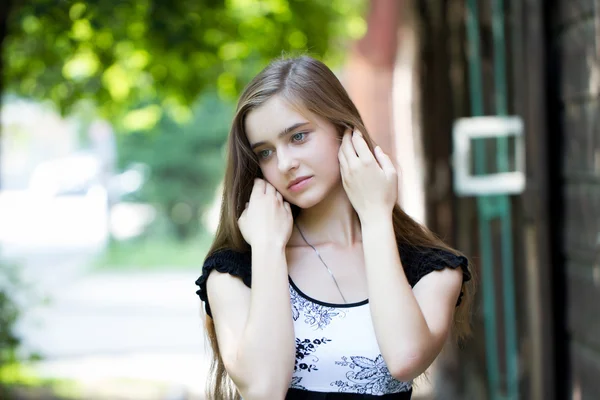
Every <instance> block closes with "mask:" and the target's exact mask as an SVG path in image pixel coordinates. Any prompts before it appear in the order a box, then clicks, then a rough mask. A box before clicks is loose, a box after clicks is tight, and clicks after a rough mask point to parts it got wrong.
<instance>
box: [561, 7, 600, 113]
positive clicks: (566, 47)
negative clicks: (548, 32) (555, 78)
mask: <svg viewBox="0 0 600 400" xmlns="http://www.w3.org/2000/svg"><path fill="white" fill-rule="evenodd" d="M595 32H596V28H595V20H594V18H587V19H585V20H582V21H581V22H578V23H576V24H574V25H572V26H569V27H568V28H567V29H565V30H564V31H563V32H561V34H560V35H559V36H558V37H557V38H556V40H555V46H557V48H556V51H557V55H558V60H557V61H558V66H559V68H560V72H561V82H560V98H561V100H563V101H565V102H568V101H569V100H572V99H579V98H581V97H589V96H592V95H593V94H594V93H597V92H598V86H599V83H600V82H599V78H600V76H598V68H599V64H598V57H597V50H596V37H595Z"/></svg>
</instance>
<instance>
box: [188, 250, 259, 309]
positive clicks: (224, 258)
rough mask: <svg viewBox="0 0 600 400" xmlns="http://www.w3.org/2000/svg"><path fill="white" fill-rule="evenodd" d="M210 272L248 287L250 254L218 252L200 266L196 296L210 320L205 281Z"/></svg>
mask: <svg viewBox="0 0 600 400" xmlns="http://www.w3.org/2000/svg"><path fill="white" fill-rule="evenodd" d="M212 270H216V271H219V272H223V273H228V274H231V275H233V276H237V277H239V278H241V279H242V281H243V282H244V284H245V285H246V286H248V287H250V285H251V281H252V269H251V256H250V253H240V252H237V251H233V250H229V249H226V250H219V251H217V252H215V253H213V254H211V255H210V256H208V257H207V258H206V260H205V261H204V265H203V266H202V275H200V277H199V278H198V279H197V280H196V285H198V287H199V289H198V290H197V291H196V294H197V295H198V296H199V297H200V300H202V301H203V302H204V309H205V310H206V314H207V315H208V316H210V317H211V318H212V314H211V311H210V305H209V304H208V293H207V292H206V281H207V279H208V275H209V274H210V273H211V271H212Z"/></svg>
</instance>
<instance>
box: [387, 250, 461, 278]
mask: <svg viewBox="0 0 600 400" xmlns="http://www.w3.org/2000/svg"><path fill="white" fill-rule="evenodd" d="M398 249H399V253H400V259H401V260H402V266H403V267H404V271H405V273H406V277H407V279H408V281H409V283H410V285H411V286H413V287H414V286H415V285H416V284H417V283H418V282H419V281H420V280H421V278H423V277H424V276H425V275H427V274H429V273H431V272H433V271H442V270H444V269H446V268H451V269H455V270H456V269H460V270H461V271H462V280H463V282H467V281H469V280H470V279H471V273H470V271H469V261H468V260H467V258H466V257H465V256H463V255H460V254H455V253H453V252H450V251H448V250H444V249H439V248H434V247H419V246H410V245H400V246H399V248H398Z"/></svg>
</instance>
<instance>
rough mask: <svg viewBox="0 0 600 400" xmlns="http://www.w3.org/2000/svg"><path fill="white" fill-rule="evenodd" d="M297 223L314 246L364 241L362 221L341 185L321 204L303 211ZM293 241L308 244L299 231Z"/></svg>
mask: <svg viewBox="0 0 600 400" xmlns="http://www.w3.org/2000/svg"><path fill="white" fill-rule="evenodd" d="M295 222H296V225H298V226H299V227H300V229H301V230H302V233H303V234H304V236H305V237H306V239H307V240H308V242H309V243H310V244H312V245H313V246H319V245H327V244H329V245H331V244H333V245H338V246H343V247H350V246H352V245H354V244H355V243H357V242H360V241H362V235H361V227H360V220H359V219H358V215H356V212H355V211H354V208H353V207H352V203H351V202H350V200H349V199H348V196H347V195H346V191H345V190H344V188H343V186H342V183H341V182H340V184H339V185H338V187H336V188H335V189H334V190H332V192H331V193H330V194H329V195H328V196H327V197H326V198H325V199H323V200H322V201H321V202H320V203H319V204H317V205H315V206H313V207H311V208H307V209H303V210H302V211H301V212H300V214H299V215H298V217H297V218H296V221H295ZM292 238H293V239H294V240H293V242H294V243H298V244H305V242H304V240H303V239H302V237H301V236H300V234H299V233H298V231H297V229H294V232H293V236H292Z"/></svg>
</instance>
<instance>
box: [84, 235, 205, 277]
mask: <svg viewBox="0 0 600 400" xmlns="http://www.w3.org/2000/svg"><path fill="white" fill-rule="evenodd" d="M212 239H213V238H212V236H211V235H208V234H204V235H199V236H196V237H194V238H192V239H189V240H187V241H185V242H180V241H176V240H174V239H159V238H146V239H135V240H130V241H114V242H112V243H111V244H110V245H109V246H108V248H107V249H106V251H105V252H104V253H103V254H101V255H100V256H99V257H98V258H97V259H96V260H95V262H94V269H96V270H114V271H116V270H127V271H132V270H173V269H191V268H198V269H199V268H202V263H203V261H204V258H205V257H206V253H207V252H208V249H209V247H210V245H211V243H212Z"/></svg>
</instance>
